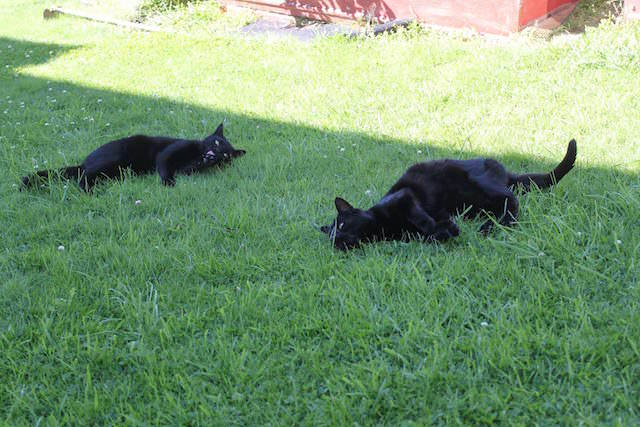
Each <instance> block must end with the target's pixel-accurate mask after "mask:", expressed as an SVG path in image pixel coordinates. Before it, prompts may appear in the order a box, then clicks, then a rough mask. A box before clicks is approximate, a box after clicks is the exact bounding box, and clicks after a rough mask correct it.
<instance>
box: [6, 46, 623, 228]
mask: <svg viewBox="0 0 640 427" xmlns="http://www.w3.org/2000/svg"><path fill="white" fill-rule="evenodd" d="M0 46H1V47H2V49H8V51H9V52H10V54H9V55H8V56H7V58H8V60H7V63H6V64H7V65H9V70H10V71H9V74H8V77H7V75H5V76H4V79H3V80H4V84H5V85H6V88H7V89H6V93H7V95H6V100H8V101H11V104H6V103H5V104H4V106H5V108H6V109H7V111H6V112H5V114H4V117H3V119H5V120H4V123H5V124H4V125H3V129H2V136H0V138H1V139H2V142H3V143H2V145H1V147H2V148H1V150H2V151H4V155H3V159H2V162H3V163H5V165H4V166H5V170H8V172H9V173H8V174H7V175H6V176H8V177H9V181H10V182H8V183H7V182H6V181H5V182H6V184H5V189H6V190H9V191H13V190H14V189H15V186H16V183H18V182H19V178H20V176H22V175H24V174H26V173H28V172H30V171H31V170H33V169H38V168H40V169H42V168H57V167H62V166H64V165H68V164H76V163H78V162H79V161H81V160H82V159H83V158H84V157H85V156H86V155H87V154H88V153H89V152H90V151H92V150H93V149H95V148H96V147H98V146H100V145H102V144H104V143H106V142H108V141H110V140H113V139H116V138H120V137H123V136H127V135H131V134H135V133H145V134H150V135H171V136H179V137H185V138H200V137H202V136H204V135H207V134H209V133H211V132H212V131H213V129H215V127H216V126H217V124H218V123H219V122H220V121H224V122H225V133H226V135H227V136H228V138H229V140H230V142H231V143H232V144H234V146H236V147H238V148H243V149H246V150H247V151H248V155H247V156H245V157H244V158H243V159H242V160H241V161H240V162H237V164H235V166H232V167H233V168H234V169H235V170H236V171H237V175H234V179H236V182H233V183H231V182H229V181H227V180H225V181H224V182H225V184H226V185H228V186H230V187H232V188H243V189H245V190H246V192H245V194H247V195H251V196H252V197H253V198H254V200H245V203H257V202H259V201H260V200H261V199H262V198H265V197H267V198H268V197H276V198H280V197H285V198H286V199H288V200H294V199H299V200H302V201H305V202H306V204H307V205H309V203H311V206H306V208H305V209H304V210H305V211H309V210H310V211H314V210H316V209H318V208H319V209H320V210H322V211H324V212H325V214H323V216H322V218H320V219H315V218H313V219H310V221H311V222H313V223H314V224H315V225H317V224H321V223H324V222H326V221H327V220H328V219H330V218H331V217H332V216H333V215H334V210H333V207H332V206H333V204H332V201H333V198H334V197H335V196H343V197H345V198H347V199H348V200H349V201H351V202H353V203H354V205H356V206H358V207H363V208H364V207H369V206H370V205H372V204H373V203H374V202H375V201H376V200H377V198H379V197H381V196H382V195H383V194H384V193H385V192H386V191H387V189H388V188H389V187H390V186H391V184H393V182H394V181H395V180H396V179H397V178H398V177H399V176H400V175H401V174H402V173H403V171H404V170H405V169H406V168H407V167H408V166H409V165H411V164H413V163H416V162H419V161H424V160H431V159H437V158H443V157H451V158H472V157H485V156H487V155H488V153H485V152H478V151H469V150H466V149H456V148H446V144H445V143H441V142H437V141H434V142H433V143H432V144H416V143H414V142H410V141H403V140H400V139H394V138H387V137H384V138H383V137H378V136H374V135H370V134H366V133H360V132H354V131H350V130H326V129H319V128H315V127H311V126H305V125H302V124H298V123H287V122H282V121H274V120H267V119H263V118H260V117H253V116H249V115H244V114H238V113H237V112H232V111H225V110H216V109H210V108H203V107H201V106H197V105H191V104H187V103H181V102H176V101H174V100H169V99H162V98H159V97H153V96H140V95H131V94H125V93H118V92H114V91H109V90H100V89H95V88H88V87H83V86H80V85H76V84H72V83H69V82H63V81H50V80H44V79H40V78H35V77H31V76H27V75H24V74H22V73H20V71H19V70H18V71H17V70H16V69H17V68H20V67H24V66H28V65H38V64H43V63H46V62H47V61H50V60H52V59H54V58H57V57H61V56H63V55H64V54H65V53H67V52H69V51H71V50H73V49H74V48H77V47H78V46H64V45H52V44H41V43H34V42H28V41H21V40H15V39H8V38H0ZM8 46H10V47H8ZM25 95H26V96H27V97H28V98H23V97H24V96H25ZM560 146H561V147H562V150H561V151H558V152H557V153H556V154H555V157H556V159H557V161H560V159H562V157H563V156H564V154H565V152H564V149H565V145H564V141H563V142H562V144H561V145H560ZM496 158H497V159H498V160H499V161H501V162H503V163H504V164H505V166H506V167H507V168H508V169H509V170H512V171H516V172H532V171H548V170H551V169H552V168H553V167H555V165H556V164H557V163H556V161H551V162H549V161H542V160H540V159H536V158H531V157H528V156H524V155H522V154H519V153H510V154H507V155H502V156H498V157H496ZM578 162H580V141H579V140H578ZM578 169H579V170H580V169H581V170H582V173H587V174H589V175H592V176H593V177H594V178H595V181H596V182H600V183H606V182H607V181H608V179H605V176H610V175H611V174H612V173H615V172H614V171H613V170H612V169H606V168H589V169H588V170H586V169H585V168H581V167H580V166H578ZM617 174H619V176H620V178H619V179H621V180H623V181H624V180H629V181H628V182H632V181H633V180H634V177H633V176H631V175H625V174H624V173H620V172H618V173H617ZM207 175H213V174H207ZM220 176H225V172H223V173H222V174H218V176H217V177H216V178H215V179H221V178H220ZM136 179H144V178H136ZM147 179H149V178H147ZM151 179H153V182H152V183H150V185H155V186H160V183H159V182H158V179H157V176H154V177H152V178H151ZM182 179H187V178H184V177H183V178H182ZM189 179H198V178H197V176H196V177H192V178H189ZM222 179H225V178H222ZM577 179H580V178H579V174H578V173H576V172H575V171H574V172H572V173H571V174H570V175H569V176H568V177H567V178H565V180H566V181H574V184H569V185H571V186H576V184H575V181H576V180H577ZM590 180H591V179H590ZM7 184H8V185H7ZM109 185H111V184H109ZM114 185H117V184H114ZM602 190H604V191H606V189H604V188H603V189H602ZM166 191H167V192H169V194H171V197H172V198H174V200H175V201H179V199H180V192H178V191H173V190H172V189H166ZM594 191H597V190H596V189H594ZM27 194H29V193H27ZM98 194H99V191H98ZM14 197H25V196H24V195H23V196H15V195H14ZM576 197H577V195H576ZM295 205H297V206H298V207H300V205H299V204H295ZM309 208H312V209H309ZM289 214H290V215H291V216H293V217H299V215H302V214H303V212H300V213H298V214H295V213H294V212H289ZM278 220H282V218H278Z"/></svg>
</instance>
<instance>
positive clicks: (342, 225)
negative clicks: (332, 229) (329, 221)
mask: <svg viewBox="0 0 640 427" xmlns="http://www.w3.org/2000/svg"><path fill="white" fill-rule="evenodd" d="M342 227H344V222H341V223H340V224H339V225H338V230H342Z"/></svg>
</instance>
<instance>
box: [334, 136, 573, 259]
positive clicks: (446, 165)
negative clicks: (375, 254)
mask: <svg viewBox="0 0 640 427" xmlns="http://www.w3.org/2000/svg"><path fill="white" fill-rule="evenodd" d="M576 151H577V150H576V141H575V140H574V139H572V140H571V141H570V142H569V146H568V148H567V153H566V154H565V156H564V159H562V161H561V162H560V164H559V165H558V166H557V167H556V168H555V169H554V170H553V171H552V172H550V173H546V174H535V173H534V174H523V175H517V174H513V173H510V172H507V171H506V170H505V168H504V166H502V165H501V164H500V163H499V162H497V161H496V160H493V159H473V160H450V159H445V160H436V161H431V162H424V163H418V164H416V165H413V166H411V167H410V168H409V169H408V170H407V171H406V172H405V173H404V175H402V177H401V178H400V179H399V180H398V181H397V182H396V183H395V184H394V185H393V186H392V187H391V190H389V192H388V193H387V194H386V195H385V196H384V197H383V198H382V199H381V200H380V201H379V202H378V203H377V204H376V205H375V206H373V207H371V208H370V209H368V210H366V211H365V210H361V209H356V208H354V207H353V206H351V205H350V204H349V203H348V202H346V201H345V200H343V199H341V198H339V197H337V198H336V199H335V205H336V209H338V217H337V219H336V220H335V221H334V222H333V223H332V224H331V225H327V226H323V227H321V229H322V231H323V232H325V233H327V234H329V235H330V237H331V240H332V241H333V243H334V245H335V246H336V247H337V248H338V249H342V250H346V249H350V248H354V247H358V246H359V245H360V244H361V243H362V242H368V241H375V240H400V239H403V238H405V237H406V236H407V234H408V233H411V234H417V235H419V236H422V237H423V238H425V239H427V240H438V241H444V240H447V239H448V238H450V237H455V236H457V235H458V234H460V230H459V229H458V226H457V225H456V224H455V223H454V222H453V221H451V215H453V214H455V213H456V212H462V211H464V209H466V208H468V211H467V213H466V216H475V215H477V214H479V213H483V212H487V213H492V214H493V215H495V216H496V218H498V222H499V223H500V224H502V225H507V226H509V225H512V224H514V223H515V222H516V220H517V219H518V200H517V199H516V197H515V196H514V194H513V189H514V187H516V186H520V187H522V189H523V190H524V191H528V190H529V188H530V187H531V183H534V184H535V185H536V186H538V187H539V188H545V187H550V186H551V185H553V184H555V183H556V182H558V181H559V180H560V179H562V177H563V176H565V175H566V174H567V173H568V172H569V171H570V170H571V169H572V168H573V164H574V162H575V160H576ZM492 226H493V221H491V220H487V221H486V222H485V223H484V224H483V225H482V227H481V229H480V230H481V231H482V232H485V233H486V232H488V231H489V230H491V227H492Z"/></svg>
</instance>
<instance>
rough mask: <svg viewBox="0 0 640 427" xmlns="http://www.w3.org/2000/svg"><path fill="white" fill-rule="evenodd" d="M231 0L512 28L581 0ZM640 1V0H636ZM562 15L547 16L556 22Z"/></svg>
mask: <svg viewBox="0 0 640 427" xmlns="http://www.w3.org/2000/svg"><path fill="white" fill-rule="evenodd" d="M223 1H224V2H226V3H228V4H234V5H238V6H246V7H251V8H255V9H260V10H266V11H270V12H277V13H285V14H288V15H294V16H303V17H307V18H312V19H319V20H323V21H353V20H362V19H366V18H372V19H373V20H374V21H378V22H388V21H391V20H394V19H402V18H415V19H418V20H420V21H422V22H424V23H426V24H430V25H436V26H444V27H458V28H473V29H475V30H477V31H479V32H483V33H484V32H486V33H494V34H508V33H511V32H515V31H519V30H520V29H522V28H523V27H525V26H526V25H530V24H532V23H537V22H538V21H541V20H544V19H547V18H549V17H551V18H553V17H554V16H558V17H561V18H562V19H563V18H564V17H565V16H566V15H567V14H568V13H569V12H570V11H571V10H573V7H575V5H576V4H577V2H578V0H223ZM633 1H635V2H640V0H633ZM559 22H561V19H556V20H554V19H550V20H549V19H547V21H546V26H554V25H557V24H558V23H559Z"/></svg>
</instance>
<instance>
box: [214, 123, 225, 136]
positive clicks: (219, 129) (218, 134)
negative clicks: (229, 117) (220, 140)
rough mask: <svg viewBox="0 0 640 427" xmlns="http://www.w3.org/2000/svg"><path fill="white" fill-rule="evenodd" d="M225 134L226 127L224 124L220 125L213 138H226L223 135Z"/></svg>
mask: <svg viewBox="0 0 640 427" xmlns="http://www.w3.org/2000/svg"><path fill="white" fill-rule="evenodd" d="M223 132H224V126H223V124H222V123H220V125H218V128H217V129H216V131H215V132H214V133H213V136H224V135H223V134H222V133H223Z"/></svg>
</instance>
